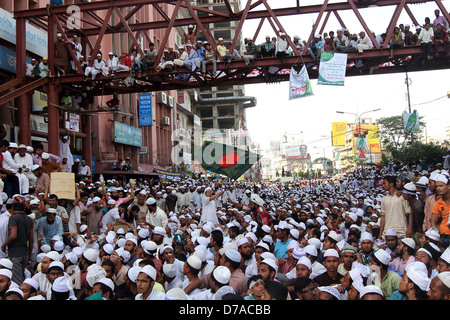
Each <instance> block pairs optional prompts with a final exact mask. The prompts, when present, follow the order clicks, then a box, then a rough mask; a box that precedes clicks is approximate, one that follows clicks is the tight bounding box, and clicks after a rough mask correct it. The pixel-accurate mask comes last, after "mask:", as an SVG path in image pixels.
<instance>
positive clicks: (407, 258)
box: [389, 238, 416, 273]
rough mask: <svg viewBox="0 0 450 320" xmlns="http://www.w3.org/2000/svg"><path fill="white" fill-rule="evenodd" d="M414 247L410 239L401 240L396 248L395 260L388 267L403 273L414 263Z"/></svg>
mask: <svg viewBox="0 0 450 320" xmlns="http://www.w3.org/2000/svg"><path fill="white" fill-rule="evenodd" d="M415 247H416V243H415V242H414V240H413V239H411V238H403V239H402V240H401V241H400V242H399V244H398V247H397V251H398V253H397V258H395V259H394V260H392V261H391V262H390V263H389V267H390V268H392V269H394V270H396V271H398V272H399V273H403V272H404V270H405V267H406V266H407V265H408V264H410V263H412V262H414V261H415V260H416V259H415Z"/></svg>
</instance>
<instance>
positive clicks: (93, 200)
mask: <svg viewBox="0 0 450 320" xmlns="http://www.w3.org/2000/svg"><path fill="white" fill-rule="evenodd" d="M100 200H102V199H101V198H100V197H94V198H92V202H97V201H100Z"/></svg>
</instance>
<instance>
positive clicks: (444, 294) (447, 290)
mask: <svg viewBox="0 0 450 320" xmlns="http://www.w3.org/2000/svg"><path fill="white" fill-rule="evenodd" d="M427 294H428V298H429V300H450V272H449V271H446V272H441V273H439V274H438V275H437V276H436V277H434V278H433V279H432V280H431V282H430V290H429V291H428V292H427Z"/></svg>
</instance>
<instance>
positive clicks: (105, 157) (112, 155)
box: [101, 152, 119, 162]
mask: <svg viewBox="0 0 450 320" xmlns="http://www.w3.org/2000/svg"><path fill="white" fill-rule="evenodd" d="M117 160H119V155H118V154H117V152H102V153H101V162H117Z"/></svg>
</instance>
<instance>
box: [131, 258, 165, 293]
mask: <svg viewBox="0 0 450 320" xmlns="http://www.w3.org/2000/svg"><path fill="white" fill-rule="evenodd" d="M155 281H156V269H155V268H154V267H152V266H151V265H146V266H144V267H142V269H141V270H140V271H139V274H138V276H137V280H136V287H137V292H138V294H137V295H136V297H135V299H136V300H164V299H165V294H164V293H162V292H161V291H157V290H153V286H154V285H155Z"/></svg>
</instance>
